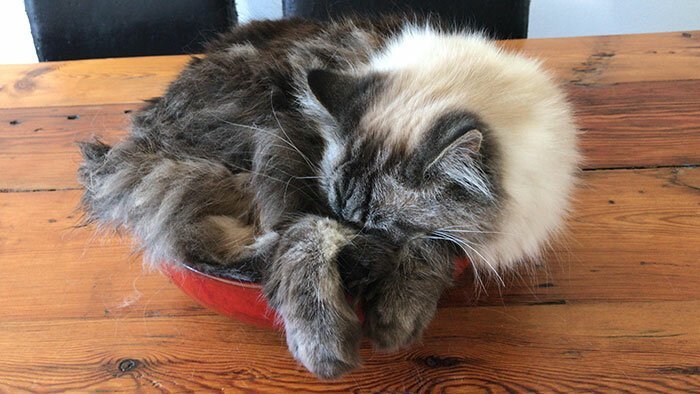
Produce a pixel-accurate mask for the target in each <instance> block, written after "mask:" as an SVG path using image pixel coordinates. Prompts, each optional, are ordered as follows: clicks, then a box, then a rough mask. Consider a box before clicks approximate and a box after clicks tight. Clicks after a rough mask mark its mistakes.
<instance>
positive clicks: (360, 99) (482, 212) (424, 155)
mask: <svg viewBox="0 0 700 394" xmlns="http://www.w3.org/2000/svg"><path fill="white" fill-rule="evenodd" d="M308 83H309V87H310V89H311V92H313V95H314V96H315V98H316V100H317V101H318V102H319V103H320V104H321V105H322V106H323V108H324V109H325V111H326V112H327V114H328V115H329V117H328V118H327V119H326V120H325V121H323V122H322V124H323V126H322V129H323V130H322V134H323V137H324V141H325V144H326V146H325V149H324V156H323V160H322V163H321V171H320V177H321V179H320V184H321V188H322V191H323V193H324V195H325V197H326V199H327V203H328V206H329V208H330V210H331V211H332V212H333V214H334V215H335V216H336V217H337V218H338V219H340V220H342V221H344V222H346V223H348V224H351V225H353V226H356V227H357V228H361V229H363V230H364V231H368V232H377V233H381V234H383V235H385V236H386V237H387V238H389V239H391V240H393V241H394V242H398V243H401V242H406V241H407V240H409V239H411V238H414V237H420V236H430V235H431V234H433V233H434V232H435V231H441V232H442V233H443V234H447V235H450V234H452V235H454V234H458V235H459V238H465V237H464V235H465V234H468V233H469V232H470V231H472V232H473V234H474V235H475V236H476V235H477V234H481V233H483V232H482V230H484V229H489V228H490V224H491V223H493V218H494V216H495V215H496V214H497V212H496V211H497V207H498V201H499V194H500V191H499V190H500V189H499V179H498V170H497V167H496V158H497V152H496V149H495V147H494V144H493V141H491V140H490V136H489V133H488V130H487V129H486V126H485V125H484V124H483V123H482V122H481V121H480V120H479V119H478V118H477V116H476V115H474V114H471V113H469V112H467V111H464V110H461V109H459V108H445V109H443V110H440V111H434V110H426V111H425V113H406V114H404V116H406V117H413V118H415V119H414V120H412V121H407V122H406V130H404V132H401V133H396V132H390V130H387V128H389V127H388V125H386V124H385V123H384V122H381V121H377V120H376V119H373V116H374V114H376V113H377V112H378V111H377V108H376V106H378V105H382V100H381V98H382V96H383V95H386V94H392V92H391V89H390V86H391V84H392V81H391V80H390V79H389V77H388V76H386V75H382V74H371V75H365V76H362V77H357V76H351V75H347V74H341V73H336V72H332V71H326V70H313V71H311V72H310V73H309V74H308ZM392 102H395V101H392ZM386 110H387V109H386V108H383V109H382V111H379V112H385V111H386ZM395 110H396V111H401V108H396V109H395ZM467 238H469V237H467Z"/></svg>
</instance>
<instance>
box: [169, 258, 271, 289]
mask: <svg viewBox="0 0 700 394" xmlns="http://www.w3.org/2000/svg"><path fill="white" fill-rule="evenodd" d="M178 265H179V266H180V267H183V268H185V269H186V270H188V271H191V272H193V273H195V274H197V275H201V276H204V277H206V278H209V279H213V280H216V281H219V282H222V283H226V284H228V285H234V286H238V287H245V288H249V289H257V290H262V285H261V284H260V283H255V282H245V281H242V280H235V279H228V278H222V277H220V276H216V275H212V274H208V273H206V272H202V271H200V270H198V269H196V268H195V267H192V266H190V265H188V264H178Z"/></svg>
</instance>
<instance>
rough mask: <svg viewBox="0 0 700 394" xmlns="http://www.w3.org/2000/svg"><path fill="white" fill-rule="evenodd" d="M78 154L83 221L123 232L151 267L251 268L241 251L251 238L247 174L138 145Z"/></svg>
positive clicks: (84, 148) (89, 146)
mask: <svg viewBox="0 0 700 394" xmlns="http://www.w3.org/2000/svg"><path fill="white" fill-rule="evenodd" d="M79 147H80V151H81V153H82V156H83V163H82V164H81V165H80V168H79V169H78V180H79V182H80V183H81V184H82V185H83V187H84V193H83V196H82V199H81V208H82V210H83V212H84V218H85V220H84V221H85V222H87V223H94V224H96V225H97V227H98V228H102V229H116V230H122V229H123V230H127V231H128V232H129V233H130V234H132V235H133V236H134V238H135V240H136V244H137V245H138V246H139V247H140V249H142V250H143V252H144V260H145V262H146V263H148V264H149V265H151V266H157V265H158V264H161V263H163V262H175V263H186V264H190V263H202V262H206V263H211V264H213V265H219V266H226V265H231V264H235V263H236V262H237V261H239V260H241V259H243V260H249V259H248V258H247V257H246V256H245V255H246V252H247V250H246V246H247V245H248V244H251V243H252V242H253V234H254V232H255V231H254V229H255V226H254V223H253V220H252V218H253V212H252V209H253V204H252V193H250V192H249V184H248V182H249V174H246V173H238V174H234V173H232V172H231V171H229V170H228V169H227V168H226V167H225V166H223V165H222V164H220V163H217V162H214V161H211V160H206V159H203V158H198V157H189V156H180V157H178V156H174V155H171V156H166V155H164V154H162V153H159V152H154V151H153V150H152V144H151V143H149V141H145V140H140V139H137V138H130V139H127V140H125V141H123V142H121V143H120V144H119V145H117V146H115V147H110V146H109V145H107V144H105V143H103V142H101V141H99V140H95V141H90V142H82V143H80V144H79ZM248 268H250V267H248Z"/></svg>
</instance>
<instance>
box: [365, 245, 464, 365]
mask: <svg viewBox="0 0 700 394" xmlns="http://www.w3.org/2000/svg"><path fill="white" fill-rule="evenodd" d="M453 259H454V258H453V253H452V252H451V249H450V248H449V247H448V246H446V245H440V244H438V243H432V242H425V241H418V242H414V243H412V244H409V245H407V246H405V247H404V248H403V249H402V250H401V251H400V252H399V253H398V255H397V260H396V262H395V264H394V266H393V269H391V270H390V271H389V272H386V273H384V274H383V275H382V277H381V278H379V279H378V280H377V281H376V282H374V283H373V284H372V285H370V286H369V287H368V290H367V292H366V293H365V294H364V299H363V310H364V313H365V331H366V333H367V336H368V337H369V338H370V339H371V340H372V341H373V343H374V345H375V346H376V347H377V348H378V349H382V350H388V351H394V350H398V349H400V348H402V347H405V346H407V345H410V344H411V343H413V342H415V341H416V340H418V339H420V337H421V335H422V333H423V331H424V330H425V328H426V327H427V326H428V324H429V323H430V321H431V320H432V319H433V316H434V315H435V311H436V309H437V303H438V300H439V298H440V295H441V294H442V292H443V290H444V289H445V288H446V287H447V286H449V284H450V283H451V281H452V270H453Z"/></svg>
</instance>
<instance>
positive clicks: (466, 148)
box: [424, 128, 483, 173]
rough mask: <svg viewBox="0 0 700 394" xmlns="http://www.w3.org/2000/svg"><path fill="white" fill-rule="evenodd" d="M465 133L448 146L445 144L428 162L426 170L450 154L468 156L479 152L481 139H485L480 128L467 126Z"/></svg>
mask: <svg viewBox="0 0 700 394" xmlns="http://www.w3.org/2000/svg"><path fill="white" fill-rule="evenodd" d="M462 132H463V134H462V135H461V136H459V137H457V139H455V140H454V141H452V142H450V143H449V144H448V145H447V146H444V147H443V148H442V150H440V151H439V152H438V153H437V155H435V157H433V158H432V160H430V161H429V162H427V163H426V165H425V168H424V172H425V173H427V172H429V171H430V170H431V169H433V168H434V167H435V165H437V164H438V163H439V162H441V161H442V160H444V158H445V157H446V156H448V155H453V154H456V155H464V156H466V157H468V156H473V155H475V154H477V153H479V150H480V149H481V141H482V140H483V135H482V134H481V131H479V130H478V129H472V128H466V129H464V130H463V131H462Z"/></svg>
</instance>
